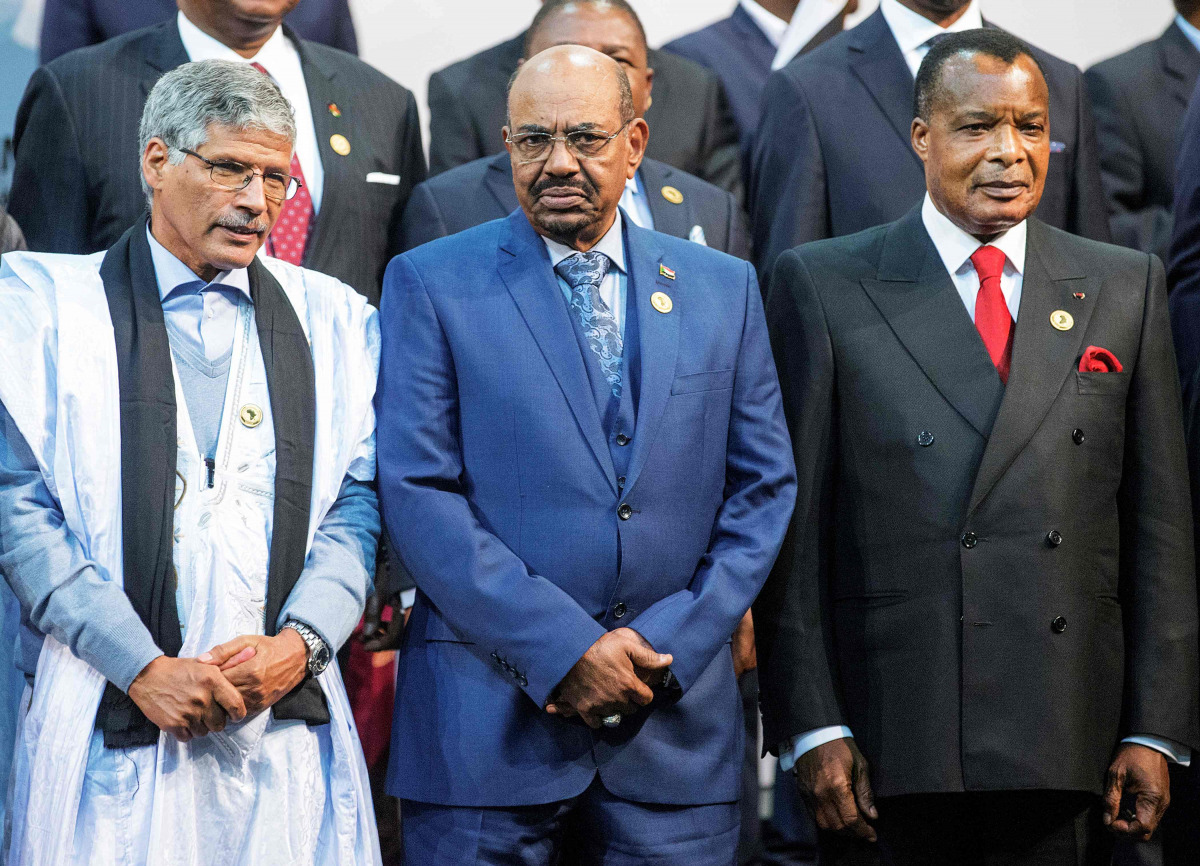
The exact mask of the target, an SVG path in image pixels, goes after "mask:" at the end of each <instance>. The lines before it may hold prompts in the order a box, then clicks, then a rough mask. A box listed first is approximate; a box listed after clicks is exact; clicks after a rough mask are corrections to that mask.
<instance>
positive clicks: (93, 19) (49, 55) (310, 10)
mask: <svg viewBox="0 0 1200 866" xmlns="http://www.w3.org/2000/svg"><path fill="white" fill-rule="evenodd" d="M178 11H179V10H178V8H176V5H175V0H135V2H131V0H46V8H45V10H44V11H43V13H42V46H41V52H40V53H39V59H40V61H41V62H42V63H49V62H50V61H51V60H53V59H54V58H55V57H59V56H61V55H63V54H66V53H67V52H68V51H74V50H75V49H76V48H85V47H87V46H88V45H96V44H99V43H101V42H104V41H105V40H106V39H112V38H113V37H114V36H120V35H121V34H122V33H129V32H130V31H131V30H141V29H142V28H143V27H149V26H151V25H152V24H158V23H160V22H163V21H169V20H170V19H172V18H174V17H175V13H176V12H178ZM283 20H284V23H285V24H287V25H288V27H290V28H291V29H292V30H294V31H295V32H296V33H297V34H298V35H300V36H301V37H303V38H304V39H308V40H310V41H312V42H320V43H322V44H323V45H329V46H330V47H332V48H340V49H342V50H343V51H349V52H350V53H351V54H357V53H358V38H357V37H356V36H355V35H354V21H353V20H351V18H350V3H349V0H304V2H303V3H301V4H300V5H298V6H297V7H296V8H295V9H293V10H292V11H291V12H289V13H288V14H287V16H286V17H285V18H284V19H283Z"/></svg>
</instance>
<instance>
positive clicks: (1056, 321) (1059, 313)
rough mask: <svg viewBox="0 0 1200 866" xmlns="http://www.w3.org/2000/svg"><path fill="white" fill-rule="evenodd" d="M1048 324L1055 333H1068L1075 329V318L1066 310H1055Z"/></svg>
mask: <svg viewBox="0 0 1200 866" xmlns="http://www.w3.org/2000/svg"><path fill="white" fill-rule="evenodd" d="M1050 324H1051V325H1053V326H1054V329H1055V330H1057V331H1069V330H1071V329H1072V328H1074V327H1075V317H1074V316H1072V315H1071V314H1070V313H1068V312H1067V311H1066V310H1055V311H1054V312H1053V313H1051V314H1050Z"/></svg>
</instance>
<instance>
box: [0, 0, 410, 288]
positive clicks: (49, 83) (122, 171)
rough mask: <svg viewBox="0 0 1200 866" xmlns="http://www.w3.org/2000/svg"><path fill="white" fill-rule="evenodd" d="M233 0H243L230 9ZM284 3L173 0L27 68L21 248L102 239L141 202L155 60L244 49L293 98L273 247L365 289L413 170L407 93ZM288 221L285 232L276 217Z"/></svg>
mask: <svg viewBox="0 0 1200 866" xmlns="http://www.w3.org/2000/svg"><path fill="white" fill-rule="evenodd" d="M231 5H232V6H236V7H238V8H241V9H243V10H253V11H254V13H255V14H254V15H250V14H246V15H244V16H243V15H231V14H228V8H229V7H230V6H231ZM293 5H294V2H293V0H266V2H264V0H179V8H180V11H179V14H178V15H177V16H176V18H175V19H173V20H171V21H168V22H166V23H163V24H159V25H156V26H154V27H148V28H145V29H143V30H139V31H136V32H134V33H129V34H126V35H125V36H120V37H117V38H116V39H112V40H110V41H108V42H106V43H104V44H103V45H96V46H93V47H91V48H85V49H81V50H79V51H75V52H72V53H71V54H69V55H65V56H63V57H60V58H59V59H58V60H55V61H54V62H53V63H51V64H49V65H47V66H44V67H42V68H40V69H38V70H37V71H36V72H35V73H34V75H33V78H32V79H30V82H29V86H28V87H27V89H26V91H25V96H24V98H23V99H22V101H21V106H20V108H19V109H18V111H17V121H16V132H15V135H14V143H15V147H16V167H15V171H14V175H13V187H12V196H11V205H10V207H11V209H12V214H13V216H14V217H15V218H16V219H17V222H18V223H20V224H21V227H22V228H23V229H24V230H25V236H26V239H27V240H28V241H29V247H30V249H32V250H35V251H38V252H58V253H77V254H78V253H91V252H95V251H97V250H102V249H107V248H108V247H110V246H111V245H112V244H114V243H115V242H116V240H117V239H118V238H119V237H120V236H121V235H122V234H123V233H124V232H125V230H126V229H128V228H129V226H131V225H133V223H134V222H136V221H137V220H138V219H140V218H142V217H143V216H144V214H145V212H146V199H145V196H144V195H143V193H142V190H141V188H140V186H139V183H138V177H139V175H138V171H137V166H138V158H139V152H138V145H137V132H138V130H137V127H138V119H139V118H140V117H141V112H142V106H143V105H144V104H145V100H146V94H147V93H148V92H149V90H150V88H151V87H152V86H153V85H154V83H155V82H156V81H157V80H158V79H159V77H160V76H161V75H162V74H163V73H164V72H166V71H168V70H170V69H174V68H175V67H176V66H179V65H181V64H184V63H187V62H188V61H189V60H202V59H213V58H220V59H233V60H242V61H245V62H255V63H258V64H259V66H260V67H261V68H262V69H263V70H265V71H266V72H267V74H269V75H271V77H272V78H274V79H275V81H276V83H277V84H278V85H279V86H280V89H281V90H282V91H283V94H284V96H286V97H288V99H289V101H290V102H291V103H292V107H293V108H294V109H295V110H296V121H297V129H298V135H297V142H296V154H297V159H296V162H297V163H298V168H299V170H300V174H302V176H303V178H304V189H303V190H302V191H301V195H298V196H297V197H296V198H295V199H293V200H291V201H289V203H288V206H289V208H290V207H293V206H298V207H301V208H302V209H303V212H297V215H295V216H294V217H289V211H288V210H287V209H285V210H284V212H283V215H282V216H281V217H280V225H279V228H278V229H277V230H276V232H275V238H274V240H278V241H280V247H281V248H280V249H276V250H275V252H274V254H275V255H277V256H278V257H280V258H289V260H292V261H293V262H294V263H295V264H301V265H303V266H304V267H306V268H310V269H312V270H316V271H321V272H323V273H326V274H329V275H330V276H334V277H337V278H338V279H340V280H342V281H343V282H346V283H348V284H350V285H352V286H354V288H356V289H357V290H358V291H359V292H361V293H362V294H364V295H365V296H366V297H367V298H368V299H369V300H371V301H372V302H375V303H377V302H378V300H379V289H380V284H381V280H382V277H383V269H384V268H385V267H386V266H387V263H388V260H389V259H390V258H391V256H392V255H393V254H394V253H395V252H397V251H396V250H395V249H393V248H392V247H391V246H390V242H391V239H392V238H393V237H394V223H398V222H399V219H400V216H401V215H402V214H403V212H404V204H405V202H406V201H407V200H408V195H409V192H410V191H411V190H412V187H413V186H414V185H415V184H417V183H419V182H420V181H422V180H424V179H425V160H424V154H423V152H422V148H421V134H420V128H419V124H418V119H417V106H416V100H415V99H414V98H413V95H412V94H411V93H409V92H408V91H407V90H405V89H404V88H403V87H401V86H400V85H399V84H396V83H395V82H394V81H392V80H391V79H389V78H387V77H386V76H385V75H383V74H382V73H380V72H378V71H376V70H375V69H372V68H371V67H370V66H368V65H367V64H365V63H363V62H362V61H361V60H359V59H358V58H356V57H353V56H351V55H349V54H346V53H345V52H342V51H338V50H336V49H332V48H328V47H326V46H324V45H318V44H315V43H312V42H306V41H304V40H302V39H298V38H297V37H296V36H295V34H294V33H291V32H290V31H288V30H287V28H286V27H282V26H281V24H280V22H281V20H282V19H283V15H284V13H285V12H286V11H287V10H288V9H289V8H291V6H293ZM267 7H269V9H267V11H269V12H270V14H269V15H266V14H265V13H264V8H267ZM296 173H297V172H296V171H295V170H294V171H293V174H296ZM306 196H307V204H305V202H304V199H305V197H306ZM289 225H295V226H296V229H295V231H294V232H293V233H288V232H284V231H281V229H283V228H285V227H286V226H289ZM285 242H286V245H285Z"/></svg>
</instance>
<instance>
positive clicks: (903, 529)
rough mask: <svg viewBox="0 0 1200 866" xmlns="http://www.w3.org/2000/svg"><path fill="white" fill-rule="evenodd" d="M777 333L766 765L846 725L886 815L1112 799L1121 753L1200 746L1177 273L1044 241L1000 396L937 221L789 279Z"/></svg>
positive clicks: (771, 311)
mask: <svg viewBox="0 0 1200 866" xmlns="http://www.w3.org/2000/svg"><path fill="white" fill-rule="evenodd" d="M1059 311H1064V312H1066V313H1068V314H1069V315H1070V317H1071V319H1072V320H1073V324H1072V326H1071V327H1070V328H1069V329H1066V330H1060V329H1058V328H1056V327H1054V326H1053V325H1052V324H1051V318H1052V314H1055V313H1056V312H1059ZM1055 318H1056V319H1057V320H1058V321H1059V323H1060V324H1061V323H1062V318H1061V316H1057V317H1055ZM768 320H769V323H770V330H771V339H772V344H773V347H774V350H775V356H776V361H777V364H778V367H779V375H780V380H781V384H782V388H783V395H784V405H785V411H786V413H787V419H788V423H789V426H790V430H791V434H792V437H793V445H794V449H795V458H796V463H797V471H798V477H799V492H798V500H797V503H796V509H795V517H794V518H793V524H792V527H791V531H790V534H789V538H788V539H787V541H786V542H785V544H784V548H783V552H782V554H781V555H780V558H779V561H778V563H777V565H776V567H775V570H774V573H773V574H772V576H771V578H770V580H769V581H768V583H767V587H766V589H765V590H764V591H763V593H762V595H761V596H760V597H759V600H758V602H757V603H756V605H755V621H756V626H757V632H758V640H759V653H758V658H759V664H760V672H759V673H760V678H761V682H762V689H763V698H762V700H763V711H764V719H765V727H766V742H767V744H768V746H769V747H771V748H775V746H776V745H778V744H780V743H782V742H784V741H786V740H787V739H788V738H789V737H792V736H795V735H798V734H802V733H804V732H806V731H809V730H812V729H815V728H820V727H823V726H826V725H838V724H845V725H848V726H849V727H850V728H851V730H852V731H853V733H854V736H855V738H856V740H857V742H858V744H859V746H860V747H861V748H862V750H863V752H864V754H865V755H866V757H867V758H868V760H869V762H870V764H871V766H872V767H873V779H874V784H875V791H876V793H877V794H880V795H883V796H888V795H897V794H906V793H928V792H958V791H964V790H1004V789H1026V788H1033V789H1061V790H1085V791H1095V792H1098V791H1100V790H1101V789H1102V785H1103V780H1104V775H1105V771H1106V769H1107V767H1108V764H1109V760H1110V757H1111V754H1112V751H1113V749H1114V747H1115V746H1116V745H1117V743H1118V742H1119V741H1120V739H1121V738H1122V737H1124V736H1127V735H1130V734H1145V735H1153V736H1158V737H1162V738H1165V739H1168V740H1172V741H1175V742H1178V743H1182V744H1186V745H1190V746H1193V747H1194V746H1195V745H1196V744H1197V742H1198V740H1200V738H1198V736H1197V707H1196V703H1197V688H1196V684H1197V661H1196V653H1197V612H1196V585H1195V572H1194V563H1193V548H1192V524H1191V517H1190V509H1191V505H1190V501H1189V494H1188V483H1187V461H1186V455H1185V452H1184V440H1183V433H1182V422H1181V415H1180V403H1179V384H1178V378H1177V375H1176V371H1175V361H1174V356H1173V352H1172V344H1171V334H1170V328H1169V324H1168V319H1167V308H1166V288H1165V285H1164V278H1163V269H1162V265H1161V263H1160V262H1159V261H1158V260H1157V259H1155V258H1152V257H1150V256H1148V255H1146V254H1143V253H1137V252H1133V251H1129V250H1124V249H1120V248H1118V247H1114V246H1109V245H1105V244H1100V243H1096V242H1094V241H1090V240H1086V239H1083V238H1079V237H1076V236H1073V235H1069V234H1067V233H1065V232H1062V231H1059V230H1057V229H1054V228H1051V227H1049V226H1047V225H1045V224H1044V223H1041V222H1039V221H1037V220H1033V219H1031V220H1030V221H1029V224H1028V243H1027V253H1026V264H1025V273H1024V284H1023V290H1022V297H1021V301H1020V309H1019V313H1018V316H1017V321H1016V331H1015V337H1014V348H1013V358H1012V368H1011V373H1010V378H1009V380H1008V384H1007V386H1005V385H1003V384H1002V383H1001V381H1000V378H999V376H998V374H997V373H996V370H995V368H994V367H993V365H992V362H991V360H990V358H989V357H988V354H987V352H986V350H985V349H984V346H983V342H982V340H981V339H980V337H979V335H978V332H977V331H976V330H975V327H974V324H973V323H972V321H971V318H970V316H969V315H968V313H967V311H966V308H965V306H964V305H963V303H962V301H961V299H960V297H959V295H958V293H957V291H956V289H955V287H954V284H953V282H952V281H951V279H950V275H949V274H948V273H947V271H946V269H945V266H944V265H943V263H942V260H941V258H940V257H939V256H938V254H937V251H936V249H935V247H934V245H933V242H932V240H931V239H930V237H929V235H928V233H927V232H926V230H925V228H924V225H923V223H922V221H921V216H920V210H919V208H918V209H917V210H914V211H912V212H910V213H909V214H908V215H907V216H905V217H904V218H903V219H901V220H899V221H898V222H895V223H891V224H889V225H885V226H880V227H877V228H874V229H870V230H868V231H865V232H862V233H859V234H857V235H852V236H848V237H844V238H839V239H833V240H829V241H822V242H819V243H814V244H810V245H807V246H804V247H801V248H798V249H796V250H792V251H789V252H787V253H784V254H783V255H782V256H781V257H780V261H779V264H778V266H777V268H776V271H775V274H774V277H773V279H772V283H771V294H770V298H769V303H768ZM1090 346H1097V347H1101V348H1104V349H1107V350H1109V351H1110V352H1112V353H1113V354H1114V355H1115V356H1116V357H1117V359H1118V360H1119V362H1120V363H1121V364H1122V366H1123V370H1122V372H1109V373H1099V372H1079V365H1080V359H1081V356H1082V355H1083V353H1084V352H1085V351H1086V350H1087V349H1088V347H1090Z"/></svg>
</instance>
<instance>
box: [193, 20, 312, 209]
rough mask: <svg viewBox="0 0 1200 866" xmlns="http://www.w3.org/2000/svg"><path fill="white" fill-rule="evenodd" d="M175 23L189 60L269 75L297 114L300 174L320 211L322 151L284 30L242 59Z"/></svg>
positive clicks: (296, 60) (301, 72) (301, 71)
mask: <svg viewBox="0 0 1200 866" xmlns="http://www.w3.org/2000/svg"><path fill="white" fill-rule="evenodd" d="M176 20H177V21H178V22H179V38H180V39H181V40H183V50H184V51H186V52H187V56H188V58H189V59H191V60H233V61H236V62H238V63H251V62H254V63H258V64H261V65H262V67H263V68H264V69H266V70H267V72H268V73H270V75H271V78H272V79H274V81H275V83H276V84H277V85H279V90H280V92H282V93H283V95H284V97H285V98H286V99H287V101H288V102H290V103H291V104H292V110H293V111H294V112H296V158H297V159H299V160H300V170H301V171H303V172H304V186H305V187H306V188H307V189H308V194H309V195H310V196H312V203H313V213H317V212H318V211H320V209H321V191H322V190H323V189H324V188H325V169H324V168H323V167H322V166H321V151H320V150H319V149H318V147H317V128H316V126H314V125H313V116H312V105H311V104H310V103H309V101H308V85H307V84H305V83H304V69H303V68H302V67H301V65H300V53H299V52H298V51H297V50H296V46H295V45H293V44H292V42H291V40H290V39H288V38H287V37H286V36H284V35H283V28H282V27H280V28H278V29H276V31H275V33H274V34H273V35H272V36H271V38H270V39H268V40H267V41H266V43H265V44H264V45H263V47H262V48H260V49H258V53H257V54H256V55H254V56H253V57H242V55H240V54H238V53H237V52H236V51H234V50H233V49H232V48H230V47H229V46H228V45H224V44H222V43H220V42H218V41H217V40H216V39H213V38H212V37H211V36H209V35H208V34H207V33H205V32H204V31H203V30H201V29H200V28H199V27H197V26H196V25H195V24H193V23H192V22H191V21H189V20H188V19H187V17H186V16H185V15H184V14H183V13H182V12H180V13H179V16H178V18H177V19H176Z"/></svg>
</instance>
